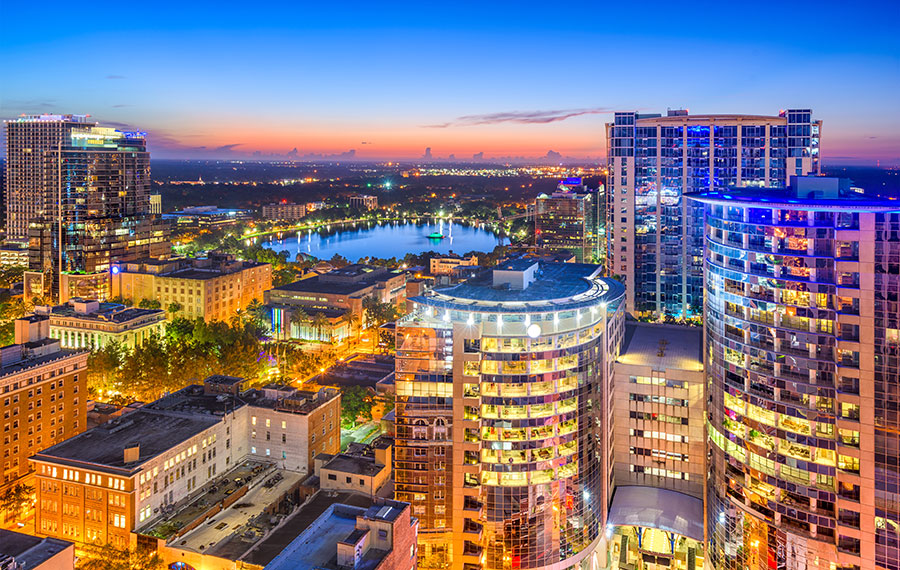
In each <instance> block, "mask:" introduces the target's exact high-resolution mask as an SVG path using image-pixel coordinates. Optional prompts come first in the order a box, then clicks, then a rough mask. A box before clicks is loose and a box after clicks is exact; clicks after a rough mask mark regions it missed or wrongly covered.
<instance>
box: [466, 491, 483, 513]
mask: <svg viewBox="0 0 900 570" xmlns="http://www.w3.org/2000/svg"><path fill="white" fill-rule="evenodd" d="M483 507H484V505H483V504H482V503H481V501H479V500H478V499H476V498H475V497H472V496H470V495H466V496H465V497H464V498H463V510H464V511H469V512H472V513H478V514H481V509H482V508H483Z"/></svg>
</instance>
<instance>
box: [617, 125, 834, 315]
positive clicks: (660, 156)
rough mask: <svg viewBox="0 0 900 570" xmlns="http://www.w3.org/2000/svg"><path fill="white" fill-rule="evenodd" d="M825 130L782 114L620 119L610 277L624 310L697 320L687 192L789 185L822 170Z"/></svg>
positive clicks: (696, 255) (699, 293)
mask: <svg viewBox="0 0 900 570" xmlns="http://www.w3.org/2000/svg"><path fill="white" fill-rule="evenodd" d="M820 130H821V123H820V122H817V121H814V120H813V119H812V117H811V112H810V111H809V110H792V111H787V112H783V113H781V114H780V115H779V116H773V117H760V116H750V115H696V116H694V115H688V114H687V112H686V111H670V112H669V114H668V116H666V117H662V116H660V115H643V114H638V113H631V112H620V113H616V114H615V117H614V122H613V123H611V124H608V125H607V144H608V149H607V156H608V159H609V162H608V168H609V173H608V176H607V204H606V226H607V227H606V234H607V252H606V264H607V273H608V274H609V275H614V276H617V277H619V278H620V279H621V280H623V281H625V284H626V286H627V288H628V294H627V305H628V307H627V308H628V310H629V311H632V312H635V313H640V314H657V315H664V314H665V315H671V316H673V317H693V316H699V315H700V313H701V312H702V305H703V256H702V251H703V233H702V227H703V224H702V215H703V211H702V207H700V206H698V205H695V204H692V203H691V202H689V201H687V200H685V199H684V198H683V195H684V194H686V193H689V192H700V191H705V190H721V189H724V188H728V187H733V186H770V185H773V186H777V185H786V184H787V183H788V178H789V177H790V176H794V175H798V174H811V173H812V174H817V173H818V172H819V160H818V152H819V133H820Z"/></svg>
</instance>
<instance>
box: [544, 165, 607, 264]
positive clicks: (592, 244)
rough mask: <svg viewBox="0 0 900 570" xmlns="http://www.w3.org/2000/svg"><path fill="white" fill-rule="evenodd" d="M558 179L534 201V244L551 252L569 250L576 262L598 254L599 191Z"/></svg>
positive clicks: (599, 239) (590, 258)
mask: <svg viewBox="0 0 900 570" xmlns="http://www.w3.org/2000/svg"><path fill="white" fill-rule="evenodd" d="M576 180H578V181H579V184H577V185H573V184H565V182H563V183H560V185H559V187H558V188H557V190H556V191H555V192H553V193H552V194H550V195H547V194H541V195H540V196H538V197H537V198H536V199H535V201H534V236H535V245H536V246H537V247H538V248H542V249H545V250H548V251H553V252H568V253H571V254H573V255H574V256H575V261H576V262H578V263H592V262H594V261H596V260H597V259H598V258H599V257H600V250H599V247H600V244H601V238H600V229H601V228H600V226H601V218H602V214H601V212H602V210H601V208H602V207H603V205H602V204H601V200H600V194H599V191H591V190H589V189H587V188H586V187H584V186H582V185H581V184H580V179H576Z"/></svg>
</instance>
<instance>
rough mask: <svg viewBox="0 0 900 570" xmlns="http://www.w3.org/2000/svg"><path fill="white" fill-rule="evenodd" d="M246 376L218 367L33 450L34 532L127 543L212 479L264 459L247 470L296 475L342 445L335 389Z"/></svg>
mask: <svg viewBox="0 0 900 570" xmlns="http://www.w3.org/2000/svg"><path fill="white" fill-rule="evenodd" d="M245 383H246V381H245V380H243V379H241V378H233V377H229V376H211V377H209V378H207V379H206V380H205V381H204V383H203V385H202V386H200V385H192V386H188V387H186V388H183V389H181V390H179V391H177V392H175V393H173V394H170V395H168V396H164V397H163V398H160V399H159V400H156V401H155V402H152V403H150V404H147V405H146V406H143V407H141V408H139V409H137V410H136V411H133V412H130V413H128V414H125V415H123V416H121V417H120V418H117V419H115V420H112V421H108V422H106V423H104V424H102V425H100V426H98V427H95V428H93V429H90V430H88V431H86V432H84V433H81V434H79V435H77V436H75V437H70V438H69V439H66V440H65V441H62V442H61V443H58V444H56V445H54V446H53V447H50V448H48V449H45V450H43V451H41V452H39V453H36V454H35V455H33V456H32V457H31V458H30V461H31V465H32V467H33V469H34V476H35V479H36V483H35V488H36V493H37V506H36V516H35V528H36V532H37V533H38V534H40V535H44V536H51V537H56V538H63V539H65V540H71V541H74V542H79V543H97V544H112V545H114V546H117V547H120V548H121V547H123V546H126V545H129V544H130V536H129V535H130V533H131V532H132V531H133V530H135V529H138V528H142V529H146V531H147V532H149V531H151V530H152V529H153V528H154V526H155V525H156V524H157V523H162V522H164V521H165V520H166V517H167V516H169V515H177V514H178V513H177V507H179V506H183V505H185V504H186V503H187V504H190V503H191V501H192V500H193V499H195V498H197V497H202V496H204V495H206V496H212V493H213V491H212V490H211V487H210V486H209V485H208V484H209V483H211V482H215V485H219V486H224V485H230V484H231V482H232V481H233V480H234V478H235V473H236V472H240V474H241V478H242V479H247V481H249V479H250V477H249V476H248V474H247V473H245V472H244V471H246V469H245V468H244V467H243V466H244V465H245V464H247V462H250V463H251V464H253V465H258V466H262V467H261V468H260V469H257V470H256V471H252V473H250V475H254V474H256V473H258V472H259V471H260V470H267V472H271V471H272V470H275V469H282V470H286V471H290V472H292V473H294V475H291V476H292V477H295V478H297V479H299V478H300V477H299V475H296V474H297V473H299V474H301V475H305V474H309V473H311V472H312V466H313V457H315V456H316V455H317V454H319V453H336V452H337V451H338V450H339V449H340V427H339V423H340V394H338V393H337V392H336V391H334V390H320V391H319V392H318V393H308V392H300V391H298V390H296V389H295V388H289V387H284V386H267V387H265V388H262V389H259V390H256V389H251V390H243V388H244V384H245ZM229 474H231V475H230V477H229V476H228V475H229ZM223 476H226V477H225V478H224V479H223ZM287 476H288V475H284V477H287ZM247 481H244V482H243V483H242V484H240V485H237V486H236V489H235V491H236V492H245V491H242V490H241V487H242V485H243V486H245V485H246V484H247ZM215 485H213V486H215ZM238 496H240V495H238ZM185 499H188V500H187V501H185ZM200 512H201V513H202V512H204V511H202V510H201V511H200ZM196 514H197V513H196V512H195V513H194V515H195V516H196ZM188 520H189V521H191V520H193V519H191V518H188Z"/></svg>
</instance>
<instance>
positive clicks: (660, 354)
mask: <svg viewBox="0 0 900 570" xmlns="http://www.w3.org/2000/svg"><path fill="white" fill-rule="evenodd" d="M617 362H621V363H622V364H631V365H635V366H652V367H653V368H654V370H660V371H662V370H667V369H675V370H692V371H702V370H703V329H701V328H700V327H685V326H679V325H664V324H655V323H636V322H632V321H629V322H627V323H626V324H625V340H624V342H623V343H622V352H621V353H620V354H619V359H618V361H617Z"/></svg>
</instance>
